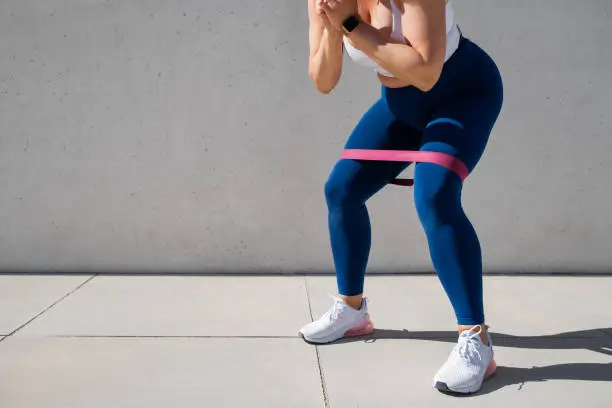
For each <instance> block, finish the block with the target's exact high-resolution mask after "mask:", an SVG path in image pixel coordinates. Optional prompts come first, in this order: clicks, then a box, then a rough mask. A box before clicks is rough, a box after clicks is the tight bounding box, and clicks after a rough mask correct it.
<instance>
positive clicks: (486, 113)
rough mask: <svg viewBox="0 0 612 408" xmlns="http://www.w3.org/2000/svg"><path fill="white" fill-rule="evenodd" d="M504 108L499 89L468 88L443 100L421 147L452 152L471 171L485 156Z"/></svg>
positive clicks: (425, 132)
mask: <svg viewBox="0 0 612 408" xmlns="http://www.w3.org/2000/svg"><path fill="white" fill-rule="evenodd" d="M500 110H501V98H500V95H499V94H496V93H473V92H467V91H466V92H464V93H462V94H458V95H456V96H454V97H450V98H449V99H448V101H446V102H444V103H443V104H441V105H440V106H439V107H438V108H437V109H436V110H435V112H434V114H433V117H432V119H431V120H430V121H429V123H428V124H427V126H426V128H425V130H424V131H423V138H422V141H421V146H420V150H424V151H438V152H442V153H447V154H451V155H453V156H455V157H457V158H459V159H460V160H461V161H463V162H464V163H465V165H466V166H467V167H468V169H469V171H470V172H471V171H472V170H474V168H475V167H476V165H477V164H478V161H479V160H480V158H481V157H482V155H483V153H484V151H485V149H486V146H487V143H488V141H489V136H490V135H491V131H492V130H493V126H494V125H495V122H496V121H497V118H498V116H499V112H500Z"/></svg>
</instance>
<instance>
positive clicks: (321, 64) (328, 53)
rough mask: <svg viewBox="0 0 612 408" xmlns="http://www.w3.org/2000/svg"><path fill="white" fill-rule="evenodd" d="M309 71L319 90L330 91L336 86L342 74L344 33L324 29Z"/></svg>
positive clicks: (322, 91)
mask: <svg viewBox="0 0 612 408" xmlns="http://www.w3.org/2000/svg"><path fill="white" fill-rule="evenodd" d="M308 71H309V75H310V78H312V80H313V82H314V84H315V87H316V88H317V90H318V91H319V92H321V93H329V92H330V91H331V90H332V89H333V88H334V87H335V86H336V84H337V83H338V81H339V79H340V75H341V74H342V33H340V32H336V31H328V30H324V32H323V37H322V38H321V45H320V46H319V49H318V50H317V52H316V53H315V55H314V56H313V57H312V58H311V60H310V64H309V69H308Z"/></svg>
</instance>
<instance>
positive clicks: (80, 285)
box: [0, 274, 98, 342]
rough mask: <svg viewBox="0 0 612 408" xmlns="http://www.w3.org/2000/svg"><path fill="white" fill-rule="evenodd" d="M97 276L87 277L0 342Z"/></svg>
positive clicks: (0, 340)
mask: <svg viewBox="0 0 612 408" xmlns="http://www.w3.org/2000/svg"><path fill="white" fill-rule="evenodd" d="M96 276H98V275H97V274H95V275H92V276H90V277H89V278H87V279H85V281H83V282H81V283H80V284H79V285H77V287H75V288H74V289H72V290H71V291H70V292H68V293H66V294H65V295H64V296H62V297H61V298H59V299H58V300H56V301H55V302H53V303H51V305H49V306H47V307H46V308H45V309H43V310H42V311H41V312H39V313H38V314H36V315H35V316H34V317H32V318H31V319H30V320H28V321H27V322H25V323H24V324H22V325H21V326H19V327H17V328H16V329H15V330H13V331H12V332H10V333H9V334H7V335H6V337H4V338H2V339H0V342H2V341H4V340H6V339H8V338H9V337H11V336H12V335H14V334H15V333H17V332H18V331H19V330H21V329H23V328H24V327H26V326H27V325H28V324H30V323H32V322H33V321H34V320H36V319H38V318H39V317H40V316H42V315H44V314H45V313H47V312H48V311H49V310H51V309H52V308H53V307H54V306H55V305H57V304H58V303H60V302H61V301H62V300H64V299H66V298H67V297H68V296H70V295H72V294H73V293H74V292H76V291H77V290H79V289H81V288H82V287H83V286H85V285H86V284H88V283H89V282H90V281H91V280H92V279H93V278H95V277H96Z"/></svg>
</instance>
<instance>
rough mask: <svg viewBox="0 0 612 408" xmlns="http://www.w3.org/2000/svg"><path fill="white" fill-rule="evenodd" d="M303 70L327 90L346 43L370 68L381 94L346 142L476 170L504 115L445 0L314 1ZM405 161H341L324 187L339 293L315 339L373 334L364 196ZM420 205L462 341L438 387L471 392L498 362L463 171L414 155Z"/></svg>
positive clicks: (492, 79)
mask: <svg viewBox="0 0 612 408" xmlns="http://www.w3.org/2000/svg"><path fill="white" fill-rule="evenodd" d="M308 10H309V19H310V29H309V42H310V60H309V75H310V77H311V78H312V80H313V82H314V84H315V87H316V89H317V90H318V91H319V92H322V93H329V92H331V91H332V89H333V88H334V87H335V85H336V84H337V83H338V81H339V79H340V76H341V71H342V51H343V49H345V50H346V51H347V53H348V55H349V56H350V57H351V58H352V59H353V60H354V61H355V62H356V63H357V64H360V65H363V66H365V67H366V68H370V69H373V70H375V71H376V72H377V75H378V78H379V79H380V82H381V85H382V92H381V97H380V98H379V99H378V100H377V101H376V102H375V103H374V104H373V105H372V107H371V108H370V109H369V110H368V111H367V112H366V113H365V114H364V115H363V117H362V118H361V120H360V121H359V123H358V124H357V126H356V127H355V129H354V130H353V132H352V134H351V135H350V137H349V139H348V142H347V143H346V149H377V150H420V151H427V152H439V153H444V154H446V155H452V156H454V157H455V158H457V159H458V160H460V161H461V162H463V163H464V164H465V166H467V169H468V170H469V171H472V170H473V169H474V167H475V166H476V164H477V163H478V161H479V159H480V157H481V155H482V154H483V151H484V149H485V146H486V144H487V140H488V138H489V134H490V133H491V130H492V128H493V126H494V124H495V122H496V120H497V117H498V115H499V113H500V110H501V106H502V99H503V87H502V81H501V76H500V73H499V71H498V69H497V66H496V65H495V63H494V62H493V60H492V59H491V58H490V57H489V56H488V55H487V54H486V53H485V52H484V51H483V50H482V49H481V48H479V47H478V46H477V45H476V44H474V43H473V42H471V41H470V40H468V39H467V38H465V37H463V35H462V34H461V32H460V30H459V28H458V26H457V24H456V22H455V20H454V15H453V10H452V6H451V4H450V3H447V2H446V1H445V0H309V7H308ZM409 164H410V163H405V162H392V161H363V160H351V159H344V160H339V161H338V163H337V164H336V165H335V167H334V168H333V170H332V172H331V175H330V177H329V179H328V181H327V183H326V185H325V197H326V201H327V206H328V209H329V218H328V222H329V230H330V239H331V248H332V253H333V257H334V265H335V269H336V276H337V284H338V293H339V296H338V297H336V298H335V303H334V304H333V306H332V307H331V309H330V310H329V311H328V312H327V313H325V314H324V315H323V316H322V317H321V318H320V319H318V320H316V321H314V322H312V323H310V324H307V325H306V326H304V327H303V328H302V329H301V330H300V335H301V336H302V338H304V340H306V341H307V342H309V343H314V344H321V343H329V342H333V341H335V340H338V339H340V338H342V337H351V336H360V335H366V334H369V333H371V332H372V331H373V325H372V322H371V321H370V320H369V315H368V311H367V304H366V300H365V298H364V297H363V283H364V276H365V270H366V264H367V261H368V256H369V251H370V234H371V231H370V223H369V217H368V210H367V208H366V205H365V203H366V201H367V200H368V199H369V198H370V197H372V196H373V195H374V194H375V193H377V192H378V191H379V190H381V189H382V188H383V187H384V186H385V185H387V184H389V183H390V182H392V181H393V180H394V179H395V177H396V176H398V175H399V174H400V173H401V172H402V171H403V170H404V169H405V168H406V167H407V166H408V165H409ZM414 181H415V185H414V195H415V205H416V209H417V213H418V216H419V219H420V222H421V224H422V226H423V228H424V230H425V233H426V236H427V240H428V244H429V249H430V256H431V260H432V263H433V266H434V268H435V270H436V272H437V275H438V277H439V279H440V281H441V284H442V286H443V288H444V290H445V291H446V294H447V296H448V297H449V299H450V302H451V304H452V306H453V309H454V312H455V315H456V318H457V322H458V331H459V338H458V343H457V345H456V346H455V347H454V349H453V350H452V352H451V354H450V356H449V358H448V360H447V361H446V363H444V365H443V366H442V367H441V368H440V370H439V371H438V373H436V375H435V377H434V382H433V383H434V387H435V388H437V389H439V390H440V391H444V392H457V393H472V392H476V391H478V390H479V389H480V387H481V385H482V382H483V381H484V380H485V379H486V378H488V377H489V376H490V375H492V374H493V372H494V371H495V361H494V359H493V349H492V344H491V338H490V336H489V334H488V332H487V328H486V326H485V323H484V321H485V319H484V311H483V295H482V260H481V253H480V244H479V241H478V237H477V235H476V232H475V231H474V229H473V227H472V225H471V223H470V221H469V220H468V218H467V217H466V215H465V213H464V211H463V209H462V206H461V191H462V178H461V177H459V176H458V175H457V174H456V173H455V172H453V171H451V170H449V169H448V168H446V167H444V166H441V165H438V164H435V163H427V162H424V163H418V164H416V166H415V173H414Z"/></svg>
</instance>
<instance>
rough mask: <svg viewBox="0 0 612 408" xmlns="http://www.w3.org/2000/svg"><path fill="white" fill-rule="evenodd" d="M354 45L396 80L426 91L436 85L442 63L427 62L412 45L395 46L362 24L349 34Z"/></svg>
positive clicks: (398, 44)
mask: <svg viewBox="0 0 612 408" xmlns="http://www.w3.org/2000/svg"><path fill="white" fill-rule="evenodd" d="M349 38H350V40H351V42H352V43H353V44H354V45H355V47H356V48H358V49H360V50H361V51H363V52H364V53H365V54H366V55H368V56H369V57H370V58H371V59H372V60H374V61H375V62H376V63H378V64H379V65H380V66H381V67H383V68H384V69H385V70H387V71H388V72H390V73H391V74H392V75H393V76H395V77H396V78H398V79H401V80H403V81H405V82H408V83H410V84H411V85H414V86H415V87H417V88H419V89H421V90H423V91H427V90H429V89H431V88H432V87H433V86H434V84H435V83H436V82H437V80H438V77H439V75H440V69H441V68H440V63H439V62H437V61H435V62H429V61H426V60H425V59H424V58H423V56H422V55H421V54H419V52H418V51H416V50H415V49H414V48H412V47H411V46H409V45H406V44H402V43H394V42H390V41H389V40H388V37H386V36H384V35H382V34H381V33H380V32H379V31H378V30H376V29H375V28H373V27H372V26H371V25H369V24H367V23H364V22H362V23H361V24H359V25H358V26H357V28H355V30H353V32H351V33H350V34H349Z"/></svg>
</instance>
